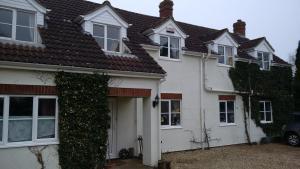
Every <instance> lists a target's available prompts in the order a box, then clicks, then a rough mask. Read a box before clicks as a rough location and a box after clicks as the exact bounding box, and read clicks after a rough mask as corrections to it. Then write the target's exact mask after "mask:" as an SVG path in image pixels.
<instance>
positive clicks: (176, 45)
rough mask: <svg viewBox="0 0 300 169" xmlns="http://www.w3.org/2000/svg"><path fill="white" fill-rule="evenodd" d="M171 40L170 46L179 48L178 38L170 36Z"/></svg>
mask: <svg viewBox="0 0 300 169" xmlns="http://www.w3.org/2000/svg"><path fill="white" fill-rule="evenodd" d="M170 41H171V44H170V45H171V48H175V49H179V39H178V38H173V37H171V38H170Z"/></svg>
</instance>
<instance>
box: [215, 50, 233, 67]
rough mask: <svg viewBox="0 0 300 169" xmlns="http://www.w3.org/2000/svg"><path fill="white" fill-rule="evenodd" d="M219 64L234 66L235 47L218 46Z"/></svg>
mask: <svg viewBox="0 0 300 169" xmlns="http://www.w3.org/2000/svg"><path fill="white" fill-rule="evenodd" d="M218 55H219V58H218V62H219V63H220V64H226V65H231V66H232V65H233V47H230V46H221V45H219V46H218Z"/></svg>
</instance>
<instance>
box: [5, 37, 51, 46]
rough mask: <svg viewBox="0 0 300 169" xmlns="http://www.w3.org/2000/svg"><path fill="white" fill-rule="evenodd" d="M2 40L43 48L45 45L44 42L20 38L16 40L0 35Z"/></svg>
mask: <svg viewBox="0 0 300 169" xmlns="http://www.w3.org/2000/svg"><path fill="white" fill-rule="evenodd" d="M0 42H2V43H8V44H13V45H26V46H33V47H42V48H44V47H45V46H44V45H43V44H41V43H37V42H27V41H19V40H14V39H11V38H3V37H0Z"/></svg>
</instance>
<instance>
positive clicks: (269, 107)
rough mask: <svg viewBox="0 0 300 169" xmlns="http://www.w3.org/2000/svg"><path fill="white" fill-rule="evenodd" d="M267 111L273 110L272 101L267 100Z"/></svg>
mask: <svg viewBox="0 0 300 169" xmlns="http://www.w3.org/2000/svg"><path fill="white" fill-rule="evenodd" d="M266 111H271V102H266Z"/></svg>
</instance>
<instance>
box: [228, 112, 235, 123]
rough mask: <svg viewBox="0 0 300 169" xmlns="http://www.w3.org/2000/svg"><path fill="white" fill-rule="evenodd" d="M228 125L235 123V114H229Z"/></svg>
mask: <svg viewBox="0 0 300 169" xmlns="http://www.w3.org/2000/svg"><path fill="white" fill-rule="evenodd" d="M227 123H234V113H228V114H227Z"/></svg>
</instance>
